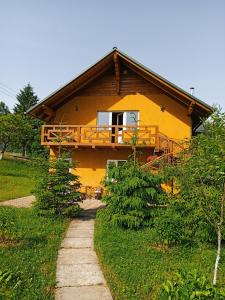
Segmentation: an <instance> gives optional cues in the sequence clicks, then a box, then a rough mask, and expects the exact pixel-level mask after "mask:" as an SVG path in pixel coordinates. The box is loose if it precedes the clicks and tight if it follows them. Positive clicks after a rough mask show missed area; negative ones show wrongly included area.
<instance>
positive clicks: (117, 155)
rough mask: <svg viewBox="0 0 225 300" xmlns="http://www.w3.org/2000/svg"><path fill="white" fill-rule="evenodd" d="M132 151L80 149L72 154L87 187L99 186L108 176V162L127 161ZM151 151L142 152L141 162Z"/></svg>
mask: <svg viewBox="0 0 225 300" xmlns="http://www.w3.org/2000/svg"><path fill="white" fill-rule="evenodd" d="M131 153H132V151H131V149H120V150H118V151H115V150H112V149H110V148H109V149H97V150H92V149H82V148H81V149H80V150H74V151H73V154H72V158H73V161H74V162H75V161H78V162H79V164H78V166H77V169H76V173H77V174H78V175H79V176H80V177H81V182H82V184H83V185H86V186H94V187H96V186H99V184H100V182H101V180H102V179H103V178H104V176H105V175H106V164H107V160H127V158H128V156H129V155H131ZM149 155H150V151H148V150H147V149H144V150H141V153H140V155H139V157H140V161H146V159H147V156H149Z"/></svg>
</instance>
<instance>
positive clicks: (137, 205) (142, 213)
mask: <svg viewBox="0 0 225 300" xmlns="http://www.w3.org/2000/svg"><path fill="white" fill-rule="evenodd" d="M108 176H109V177H108V178H106V180H105V181H104V184H105V187H106V189H107V194H106V195H105V196H104V197H103V202H105V203H107V208H106V210H105V212H104V215H105V216H107V218H108V219H109V220H110V221H111V222H112V223H113V224H116V225H119V226H121V227H125V228H138V227H140V226H144V225H149V224H150V223H151V222H152V220H151V213H152V210H151V209H150V207H149V204H158V203H159V202H160V200H161V199H162V198H163V197H164V192H163V190H162V188H161V183H162V177H161V176H160V175H153V174H152V173H150V172H149V171H147V170H144V169H143V168H141V167H140V166H139V164H138V163H134V162H133V161H128V162H126V163H124V164H123V165H119V166H117V167H116V166H111V168H110V172H109V175H108Z"/></svg>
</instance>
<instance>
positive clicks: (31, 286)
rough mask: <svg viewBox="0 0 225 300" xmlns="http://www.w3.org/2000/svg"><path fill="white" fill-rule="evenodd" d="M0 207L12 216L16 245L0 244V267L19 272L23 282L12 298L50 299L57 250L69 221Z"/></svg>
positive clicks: (28, 210)
mask: <svg viewBox="0 0 225 300" xmlns="http://www.w3.org/2000/svg"><path fill="white" fill-rule="evenodd" d="M0 210H3V211H4V214H10V215H11V216H14V218H15V223H14V225H13V232H14V233H13V236H14V238H16V239H17V240H18V244H15V245H10V244H9V245H7V244H6V245H4V244H0V270H2V271H3V270H8V271H12V272H15V271H20V272H21V277H22V285H21V286H20V287H19V288H18V290H17V293H16V295H14V297H13V299H53V298H54V286H55V268H56V257H57V251H58V248H59V245H60V242H61V240H62V238H63V235H64V232H65V229H66V226H67V224H68V221H67V220H66V219H60V218H56V217H55V218H50V217H40V216H37V215H35V214H34V213H33V210H32V209H16V208H8V207H0Z"/></svg>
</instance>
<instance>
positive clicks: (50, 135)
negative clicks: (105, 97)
mask: <svg viewBox="0 0 225 300" xmlns="http://www.w3.org/2000/svg"><path fill="white" fill-rule="evenodd" d="M158 134H159V133H158V127H157V126H153V125H146V126H138V127H137V126H127V125H107V126H91V125H90V126H86V125H84V126H82V125H44V126H43V127H42V138H41V144H42V145H45V146H59V145H61V146H71V147H72V146H74V147H75V148H78V147H85V146H86V147H92V148H94V147H131V146H133V145H136V146H137V147H155V146H156V145H157V144H158V143H157V138H158Z"/></svg>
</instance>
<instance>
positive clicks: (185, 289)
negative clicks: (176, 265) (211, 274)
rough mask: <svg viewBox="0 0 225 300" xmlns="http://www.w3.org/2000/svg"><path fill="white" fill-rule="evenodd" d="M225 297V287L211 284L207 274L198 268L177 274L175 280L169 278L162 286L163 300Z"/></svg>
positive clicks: (203, 299) (218, 298)
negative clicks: (198, 270) (200, 272)
mask: <svg viewBox="0 0 225 300" xmlns="http://www.w3.org/2000/svg"><path fill="white" fill-rule="evenodd" d="M224 298H225V287H224V286H223V287H221V288H216V287H214V286H213V285H212V284H210V283H209V282H208V280H207V278H206V276H204V275H202V274H199V273H198V272H197V271H196V270H193V271H192V272H184V271H181V272H180V273H177V274H175V276H174V278H173V280H167V281H166V282H165V283H164V284H163V286H162V292H161V298H160V299H162V300H168V299H173V300H180V299H182V300H190V299H193V300H194V299H196V300H197V299H202V300H210V299H217V300H222V299H224Z"/></svg>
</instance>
